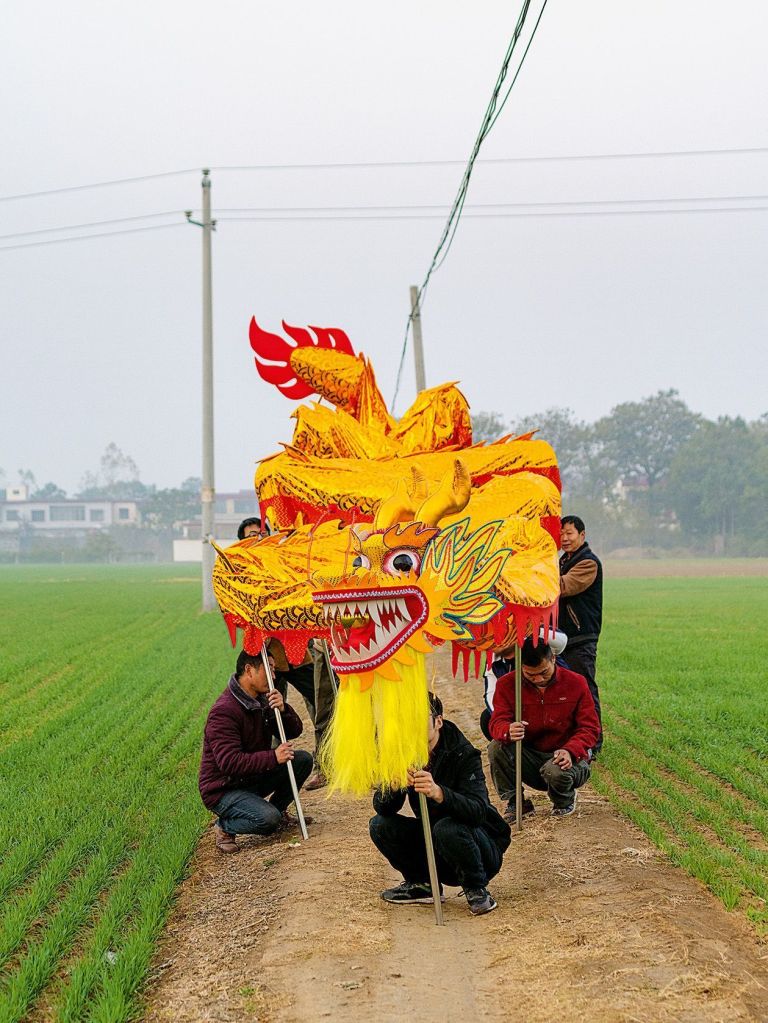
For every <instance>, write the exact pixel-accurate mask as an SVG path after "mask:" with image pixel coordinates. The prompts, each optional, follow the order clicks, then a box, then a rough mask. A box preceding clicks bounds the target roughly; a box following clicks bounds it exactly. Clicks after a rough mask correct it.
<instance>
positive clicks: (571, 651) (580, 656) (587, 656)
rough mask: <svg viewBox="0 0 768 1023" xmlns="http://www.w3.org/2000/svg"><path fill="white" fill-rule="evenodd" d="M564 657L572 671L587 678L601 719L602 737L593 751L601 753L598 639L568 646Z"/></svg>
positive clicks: (599, 716)
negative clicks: (597, 677)
mask: <svg viewBox="0 0 768 1023" xmlns="http://www.w3.org/2000/svg"><path fill="white" fill-rule="evenodd" d="M563 659H564V660H565V663H566V664H567V665H568V667H569V668H570V669H571V671H575V672H578V674H579V675H583V676H584V678H585V679H586V680H587V685H588V686H589V691H590V693H592V699H593V700H594V701H595V710H596V711H597V717H598V719H599V721H600V737H599V738H598V740H597V745H596V746H595V748H594V750H593V753H599V752H600V748H601V747H602V745H603V717H602V713H601V711H600V693H599V691H598V688H597V682H596V681H595V662H596V660H597V640H596V639H595V640H591V641H590V642H589V643H579V644H578V645H577V646H573V647H572V646H570V645H569V646H567V647H566V648H565V650H564V651H563Z"/></svg>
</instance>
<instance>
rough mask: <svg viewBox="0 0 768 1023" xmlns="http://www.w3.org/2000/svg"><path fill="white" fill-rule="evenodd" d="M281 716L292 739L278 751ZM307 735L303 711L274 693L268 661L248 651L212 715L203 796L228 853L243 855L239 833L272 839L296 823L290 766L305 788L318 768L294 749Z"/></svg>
mask: <svg viewBox="0 0 768 1023" xmlns="http://www.w3.org/2000/svg"><path fill="white" fill-rule="evenodd" d="M269 660H270V667H271V668H272V670H273V671H274V662H273V661H272V657H271V656H270V658H269ZM275 711H280V712H281V714H282V715H283V726H284V728H285V734H286V736H287V739H288V741H287V742H281V743H280V745H279V746H277V748H276V749H272V740H273V738H277V739H278V741H279V731H278V728H277V720H276V717H275ZM301 729H302V725H301V718H300V717H299V715H298V714H297V713H296V711H295V710H293V709H292V708H291V707H289V706H288V704H286V703H284V702H283V697H282V695H281V694H280V693H279V692H277V690H274V691H270V689H269V682H268V680H267V672H266V668H265V666H264V662H263V660H262V655H261V654H260V653H258V654H249V653H246V652H245V650H243V651H242V652H241V653H240V655H239V657H238V658H237V665H236V667H235V672H234V674H233V675H232V677H231V678H230V680H229V682H228V683H227V688H226V689H225V690H224V692H223V693H222V694H221V696H220V697H219V698H218V700H217V701H216V702H215V703H214V705H213V707H211V710H210V711H209V713H208V720H207V721H206V723H205V732H204V736H203V758H202V762H201V764H200V778H199V788H200V795H201V797H202V800H203V802H204V803H205V805H206V806H207V807H208V809H209V810H211V811H212V812H213V813H215V814H216V816H217V817H218V818H219V819H218V821H217V822H216V826H215V831H216V845H217V847H218V848H219V849H220V850H221V852H224V853H235V852H237V849H238V847H237V842H236V839H235V836H236V835H269V834H271V833H272V832H273V831H277V830H278V829H280V828H284V827H288V826H290V825H292V824H295V823H296V820H295V818H293V817H291V816H290V815H289V814H288V813H287V807H288V806H289V804H290V803H292V802H293V790H292V788H291V781H290V777H289V775H288V767H287V764H288V762H289V761H292V762H293V772H294V776H295V778H296V786H297V788H299V789H300V788H301V786H302V785H303V784H304V782H305V781H306V780H307V777H308V776H309V772H310V771H311V770H312V755H311V754H310V753H307V752H305V751H304V750H294V748H293V744H292V742H291V741H290V740H291V739H295V738H296V737H297V736H299V735H301ZM304 819H305V821H306V822H307V823H308V824H309V823H310V821H311V818H309V817H306V816H305V818H304Z"/></svg>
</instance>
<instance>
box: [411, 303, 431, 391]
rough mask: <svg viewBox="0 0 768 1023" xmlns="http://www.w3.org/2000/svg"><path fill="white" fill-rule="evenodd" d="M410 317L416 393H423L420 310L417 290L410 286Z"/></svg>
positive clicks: (424, 378) (422, 349)
mask: <svg viewBox="0 0 768 1023" xmlns="http://www.w3.org/2000/svg"><path fill="white" fill-rule="evenodd" d="M411 317H412V322H413V361H414V363H415V367H416V391H417V393H418V392H419V391H423V390H425V389H426V386H427V376H426V373H425V371H424V345H423V343H422V340H421V309H420V308H419V289H418V288H417V287H416V285H415V284H412V285H411Z"/></svg>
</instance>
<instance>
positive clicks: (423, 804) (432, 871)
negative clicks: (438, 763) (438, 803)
mask: <svg viewBox="0 0 768 1023" xmlns="http://www.w3.org/2000/svg"><path fill="white" fill-rule="evenodd" d="M419 807H420V809H421V826H422V827H423V828H424V845H425V846H426V849H427V866H428V867H429V883H430V886H431V888H432V901H433V902H434V904H435V923H436V924H437V926H438V927H442V926H443V924H444V923H445V921H444V920H443V904H442V902H441V901H440V879H439V878H438V876H437V862H436V860H435V847H434V844H433V842H432V828H431V827H430V824H429V804H428V803H427V797H426V796H425V795H424V793H423V792H420V793H419Z"/></svg>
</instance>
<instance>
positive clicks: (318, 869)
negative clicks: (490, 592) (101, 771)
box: [144, 682, 768, 1023]
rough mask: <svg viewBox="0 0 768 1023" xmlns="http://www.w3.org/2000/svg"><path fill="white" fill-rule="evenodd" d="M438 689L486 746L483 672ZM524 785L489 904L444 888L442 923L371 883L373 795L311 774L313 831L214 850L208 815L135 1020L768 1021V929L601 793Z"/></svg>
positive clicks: (384, 882) (389, 876) (374, 879)
mask: <svg viewBox="0 0 768 1023" xmlns="http://www.w3.org/2000/svg"><path fill="white" fill-rule="evenodd" d="M438 689H439V692H440V693H441V695H442V697H443V700H444V702H445V704H446V708H447V710H446V713H447V716H449V717H451V718H452V720H454V721H456V723H457V724H458V725H459V726H460V727H461V728H462V729H463V730H464V731H465V733H466V734H467V735H468V736H469V737H470V738H471V739H472V740H473V741H475V742H476V743H477V744H478V745H479V746H480V748H483V746H484V743H482V742H481V741H480V735H479V731H478V728H477V724H476V716H477V711H478V704H479V700H480V697H479V688H478V685H477V684H472V683H470V684H469V685H467V686H464V685H463V684H461V683H454V682H443V683H442V684H440V685H439V686H438ZM536 804H537V811H538V812H537V815H536V817H535V818H533V820H532V821H531V822H530V823H528V822H526V825H525V830H524V831H523V834H522V835H520V836H514V837H513V842H512V847H511V849H510V850H509V852H508V853H507V856H506V858H505V861H504V866H503V868H502V872H501V875H500V876H499V877H498V878H496V879H495V880H494V881H493V883H492V885H491V889H492V891H493V893H494V895H495V897H496V898H497V900H498V902H499V909H498V910H497V911H496V912H495V913H493V914H491V915H490V916H487V917H480V918H477V919H476V918H473V917H471V916H470V915H469V912H468V910H467V907H466V902H465V900H464V898H463V897H462V896H459V895H458V893H457V890H456V889H448V890H447V894H448V896H449V898H448V900H447V902H446V906H445V917H446V926H445V927H443V928H437V927H436V926H435V925H434V917H433V913H432V909H431V908H430V907H390V906H387V905H385V904H384V903H383V902H381V901H380V899H379V898H378V893H379V891H380V890H381V889H382V888H384V887H387V886H388V885H389V884H390V883H391V882H392V881H393V880H395V875H394V872H393V871H392V870H391V869H390V868H389V866H388V865H387V864H386V863H385V862H384V861H383V860H382V859H381V857H379V856H378V854H377V853H376V852H375V850H374V849H373V846H372V845H371V843H370V842H369V840H368V834H367V822H368V818H369V816H370V805H369V803H367V802H365V803H358V802H350V801H347V800H341V799H338V798H334V799H332V800H326V799H325V797H324V794H323V792H322V791H320V792H316V793H307V794H306V797H305V806H306V810H307V812H309V813H311V814H313V815H314V817H315V823H314V824H313V825H311V826H310V841H309V842H307V843H302V842H301V840H300V838H299V837H294V838H290V837H289V838H286V837H283V838H281V839H256V838H254V839H247V840H245V841H243V840H242V839H241V841H242V842H243V849H242V851H241V852H240V853H239V854H238V855H237V856H231V857H224V856H221V855H220V854H217V852H216V850H215V848H214V844H213V836H212V834H210V833H209V834H207V835H206V836H205V838H204V839H203V841H202V842H201V844H200V848H199V850H198V853H197V856H196V859H195V861H194V864H193V869H192V874H191V876H190V878H189V879H188V881H187V882H186V883H185V885H184V887H183V890H182V894H181V898H180V900H179V903H178V906H177V909H176V912H175V914H174V917H173V919H172V921H171V924H170V926H169V928H168V931H167V934H166V937H165V939H164V941H163V943H162V945H161V948H160V951H159V954H158V956H157V958H156V961H155V969H154V974H153V981H152V984H151V986H150V991H149V1005H148V1009H147V1012H146V1014H145V1016H144V1019H145V1020H146V1021H147V1023H171V1021H172V1023H198V1021H205V1020H211V1021H222V1023H224V1021H234V1020H238V1021H253V1020H260V1021H267V1020H269V1021H275V1023H289V1021H290V1023H292V1021H313V1020H322V1019H333V1020H334V1021H335V1023H352V1021H355V1023H357V1021H359V1020H361V1019H362V1020H366V1019H370V1020H371V1021H374V1020H375V1021H383V1023H388V1021H390V1020H398V1019H400V1018H401V1017H403V1016H404V1015H405V1014H406V1013H407V1014H408V1015H409V1016H412V1017H414V1018H416V1019H421V1020H425V1021H431V1020H448V1021H461V1023H467V1021H469V1020H472V1019H479V1018H481V1019H488V1020H497V1019H498V1020H507V1021H511V1020H517V1019H525V1020H527V1021H530V1023H550V1021H559V1020H561V1019H565V1018H567V1019H568V1021H569V1023H578V1021H582V1020H583V1021H589V1023H630V1021H633V1023H641V1021H642V1023H655V1021H659V1023H663V1021H669V1023H673V1021H674V1023H694V1021H697V1023H698V1021H702V1023H704V1021H706V1023H717V1021H722V1023H735V1021H747V1020H750V1021H765V1020H768V945H764V946H761V945H759V944H758V942H757V941H756V939H755V938H754V936H753V934H752V933H751V932H750V931H749V929H748V928H747V926H746V924H745V923H743V922H742V921H741V920H740V919H739V918H738V916H736V915H734V914H729V913H727V912H726V911H725V910H724V909H723V908H722V907H721V905H720V904H719V903H718V902H716V901H715V900H714V899H713V898H712V897H711V896H710V895H709V894H708V893H707V892H706V890H705V889H703V888H702V886H700V885H699V884H698V883H697V882H695V881H693V880H691V879H690V878H688V877H687V876H686V875H684V874H682V873H681V872H679V871H677V870H676V869H675V868H673V867H672V866H671V865H670V864H669V863H668V862H666V861H665V860H664V858H663V857H662V856H661V855H660V854H658V853H657V852H656V850H655V849H654V847H653V846H651V845H650V844H649V842H648V841H647V840H646V839H645V837H644V836H643V835H642V833H641V832H639V831H638V830H637V829H635V828H634V827H633V826H632V825H631V824H629V823H628V822H627V821H625V820H624V819H623V818H621V817H618V816H617V815H616V814H615V813H614V812H613V811H612V809H611V808H610V806H609V805H608V804H607V803H606V802H605V801H604V800H602V799H601V798H600V797H598V796H597V795H596V794H595V793H594V792H590V791H589V790H588V789H585V790H583V793H582V798H581V799H580V802H579V812H578V814H576V815H574V816H573V817H571V818H568V819H567V820H561V821H553V820H551V819H550V818H549V817H548V816H547V813H546V810H547V801H546V797H545V796H542V795H537V796H536ZM397 880H400V878H397Z"/></svg>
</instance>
